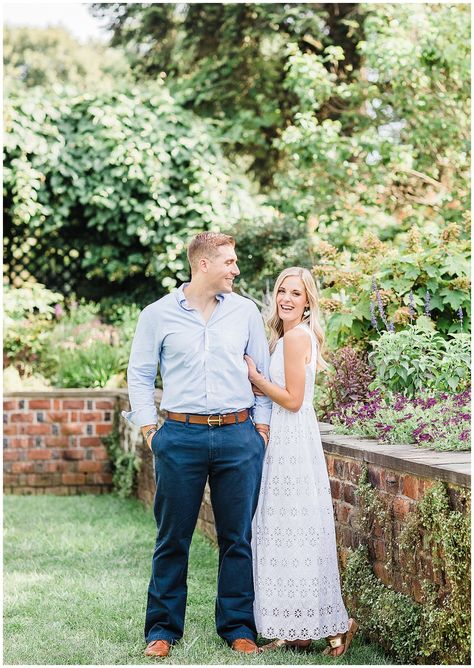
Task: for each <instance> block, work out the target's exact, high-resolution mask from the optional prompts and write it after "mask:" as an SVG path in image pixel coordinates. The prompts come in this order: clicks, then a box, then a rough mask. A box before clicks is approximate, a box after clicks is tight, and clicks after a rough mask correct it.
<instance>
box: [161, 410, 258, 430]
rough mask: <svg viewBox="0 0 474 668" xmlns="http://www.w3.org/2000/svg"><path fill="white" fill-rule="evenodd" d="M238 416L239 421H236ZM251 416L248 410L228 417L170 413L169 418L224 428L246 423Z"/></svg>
mask: <svg viewBox="0 0 474 668" xmlns="http://www.w3.org/2000/svg"><path fill="white" fill-rule="evenodd" d="M236 416H237V420H236V419H235V418H236ZM248 416H249V412H248V409H247V408H245V409H244V410H243V411H238V412H236V413H227V414H226V415H198V414H197V413H172V412H171V411H168V414H167V417H168V418H169V419H170V420H177V421H178V422H189V423H190V424H207V425H208V426H209V427H222V426H223V425H225V424H235V423H236V422H244V421H245V420H246V419H247V418H248Z"/></svg>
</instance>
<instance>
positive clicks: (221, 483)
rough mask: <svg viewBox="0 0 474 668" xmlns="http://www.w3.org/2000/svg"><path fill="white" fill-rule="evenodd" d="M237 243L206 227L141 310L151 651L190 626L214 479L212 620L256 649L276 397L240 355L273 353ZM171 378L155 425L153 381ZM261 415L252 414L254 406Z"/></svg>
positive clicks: (243, 646) (134, 385)
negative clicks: (177, 278) (180, 274)
mask: <svg viewBox="0 0 474 668" xmlns="http://www.w3.org/2000/svg"><path fill="white" fill-rule="evenodd" d="M234 247H235V242H234V239H233V238H232V237H230V236H227V235H224V234H218V233H212V232H204V233H202V234H198V235H197V236H196V237H195V238H194V239H193V240H192V242H191V244H190V246H189V249H188V259H189V264H190V266H191V282H190V283H187V284H184V285H182V286H181V287H180V288H179V289H178V290H176V291H174V292H173V293H171V294H169V295H166V296H165V297H163V298H162V299H159V300H158V301H156V302H154V303H153V304H150V305H148V306H147V307H146V308H145V309H144V310H143V311H142V312H141V314H140V317H139V320H138V325H137V329H136V332H135V337H134V340H133V345H132V351H131V355H130V363H129V367H128V388H129V394H130V404H131V408H132V410H131V412H129V413H125V412H124V413H123V415H124V417H125V418H127V419H128V420H130V421H131V422H133V423H134V424H136V425H138V426H140V427H141V428H142V433H143V435H144V437H145V439H146V441H147V444H148V445H149V447H150V448H151V450H152V451H153V454H154V463H155V478H156V495H155V502H154V513H155V519H156V523H157V527H158V535H157V541H156V546H155V552H154V555H153V564H152V575H151V580H150V585H149V588H148V603H147V611H146V621H145V640H146V642H147V643H148V645H147V648H146V650H145V654H146V655H147V656H158V657H164V656H168V654H169V651H170V646H171V645H172V644H173V643H175V642H176V641H178V640H179V639H180V638H181V637H182V635H183V627H184V615H185V608H186V593H187V586H186V575H187V566H188V554H189V546H190V543H191V538H192V535H193V532H194V528H195V525H196V521H197V517H198V513H199V508H200V504H201V500H202V496H203V491H204V486H205V484H206V480H209V487H210V490H211V503H212V507H213V511H214V518H215V523H216V531H217V537H218V543H219V572H218V586H217V600H216V627H217V632H218V634H219V635H220V636H221V637H222V638H224V639H225V640H226V641H227V643H228V644H229V645H230V646H231V647H232V649H234V650H236V651H240V652H245V653H254V652H257V651H258V648H257V646H256V644H255V637H256V630H255V623H254V618H253V599H254V592H253V577H252V556H251V548H250V543H251V521H252V516H253V514H254V512H255V508H256V504H257V498H258V491H259V487H260V478H261V472H262V464H263V456H264V451H265V446H266V444H267V442H268V437H269V427H268V424H269V422H270V413H271V402H270V400H269V399H268V398H267V397H257V398H255V397H254V395H253V392H252V388H251V385H250V382H249V380H248V375H247V365H246V363H245V361H244V354H249V355H250V356H251V357H252V358H253V359H254V360H255V361H256V362H257V366H258V367H259V368H260V369H261V370H262V372H263V373H265V374H266V373H267V372H268V363H269V353H268V345H267V341H266V337H265V332H264V327H263V322H262V318H261V316H260V313H259V311H258V309H257V307H256V306H255V304H254V303H253V302H251V301H250V300H248V299H245V298H244V297H240V296H239V295H236V294H235V293H233V292H232V286H233V283H234V279H235V277H236V276H238V275H239V273H240V271H239V269H238V266H237V256H236V254H235V248H234ZM158 363H159V365H160V369H161V376H162V380H163V398H162V401H161V408H162V409H165V410H166V411H167V419H166V421H165V423H164V425H163V426H162V427H161V428H160V429H159V430H157V412H156V407H155V403H154V381H155V377H156V373H157V365H158ZM250 409H251V410H252V412H253V416H252V417H253V421H252V419H251V415H250V412H251V411H250Z"/></svg>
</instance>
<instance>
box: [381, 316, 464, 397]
mask: <svg viewBox="0 0 474 668" xmlns="http://www.w3.org/2000/svg"><path fill="white" fill-rule="evenodd" d="M372 346H373V347H374V350H373V351H372V352H371V353H370V354H369V360H370V363H371V365H372V366H373V368H374V371H375V380H374V381H373V382H372V383H371V385H370V389H371V390H374V389H377V388H379V389H381V390H382V391H385V390H389V391H390V392H401V393H403V394H405V395H407V396H409V397H414V396H416V395H418V394H419V393H420V392H424V391H426V390H439V391H450V392H460V391H461V390H463V389H464V388H466V387H467V386H468V384H469V380H470V337H469V335H468V334H455V335H454V336H452V337H451V338H450V339H448V340H446V339H444V338H443V337H442V336H441V335H440V334H439V333H438V332H436V331H434V330H433V329H430V328H429V327H427V326H421V325H419V324H416V325H408V326H407V327H406V328H405V329H402V330H401V331H399V332H396V333H392V332H384V333H383V334H382V335H381V336H380V338H379V339H377V340H374V341H372Z"/></svg>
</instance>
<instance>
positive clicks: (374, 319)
mask: <svg viewBox="0 0 474 668" xmlns="http://www.w3.org/2000/svg"><path fill="white" fill-rule="evenodd" d="M370 322H371V323H372V326H373V327H375V329H376V330H377V332H378V333H379V334H380V330H379V327H378V325H377V316H376V315H375V304H374V301H373V299H371V300H370Z"/></svg>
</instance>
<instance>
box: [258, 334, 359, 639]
mask: <svg viewBox="0 0 474 668" xmlns="http://www.w3.org/2000/svg"><path fill="white" fill-rule="evenodd" d="M298 327H302V328H303V329H304V330H305V331H306V332H307V333H308V334H309V336H311V340H312V354H311V361H310V363H309V364H307V365H306V381H305V394H304V401H303V405H302V406H301V408H300V410H299V411H298V412H297V413H292V412H291V411H288V410H286V409H285V408H282V407H281V406H279V405H278V404H275V403H274V404H273V410H272V418H271V424H270V442H269V444H268V447H267V452H266V455H265V461H264V465H263V475H262V483H261V488H260V496H259V501H258V507H257V511H256V513H255V517H254V520H253V538H252V550H253V570H254V584H255V603H254V613H255V623H256V626H257V631H258V632H259V633H260V634H261V635H262V636H264V637H265V638H281V639H284V640H295V639H301V640H306V639H310V638H311V639H313V640H316V639H318V638H325V637H327V636H328V635H335V634H337V633H344V632H345V631H347V629H348V626H349V624H348V621H349V620H348V615H347V612H346V609H345V606H344V603H343V600H342V596H341V588H340V581H339V568H338V562H337V552H336V535H335V529H334V516H333V507H332V501H331V490H330V486H329V478H328V474H327V469H326V462H325V459H324V453H323V448H322V444H321V436H320V433H319V426H318V422H317V418H316V415H315V412H314V408H313V391H314V380H315V373H316V346H317V342H316V337H315V336H314V334H313V333H312V332H311V330H310V329H309V327H307V325H303V324H301V325H298ZM270 377H271V380H272V382H273V383H276V384H278V385H280V386H281V387H285V371H284V360H283V339H280V340H279V341H278V343H277V346H276V348H275V350H274V352H273V354H272V357H271V363H270Z"/></svg>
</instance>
